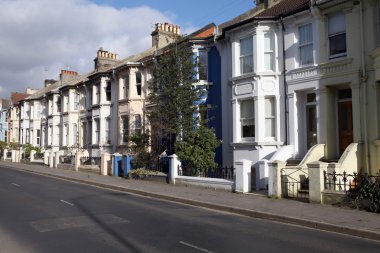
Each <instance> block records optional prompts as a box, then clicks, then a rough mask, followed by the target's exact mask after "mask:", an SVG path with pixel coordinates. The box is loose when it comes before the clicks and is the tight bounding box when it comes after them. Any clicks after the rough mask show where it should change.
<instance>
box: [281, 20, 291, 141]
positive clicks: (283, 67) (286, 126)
mask: <svg viewBox="0 0 380 253" xmlns="http://www.w3.org/2000/svg"><path fill="white" fill-rule="evenodd" d="M280 21H281V28H282V72H283V73H284V93H285V97H284V106H285V145H288V144H289V140H288V124H289V110H288V84H287V83H286V64H285V26H284V22H283V19H282V17H281V18H280Z"/></svg>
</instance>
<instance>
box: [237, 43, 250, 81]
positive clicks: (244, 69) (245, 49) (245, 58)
mask: <svg viewBox="0 0 380 253" xmlns="http://www.w3.org/2000/svg"><path fill="white" fill-rule="evenodd" d="M239 55H240V74H246V73H251V72H253V38H252V37H246V38H244V39H241V40H240V53H239Z"/></svg>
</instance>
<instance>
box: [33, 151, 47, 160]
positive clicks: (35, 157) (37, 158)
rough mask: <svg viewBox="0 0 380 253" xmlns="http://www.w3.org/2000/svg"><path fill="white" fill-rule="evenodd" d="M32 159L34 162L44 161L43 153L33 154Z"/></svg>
mask: <svg viewBox="0 0 380 253" xmlns="http://www.w3.org/2000/svg"><path fill="white" fill-rule="evenodd" d="M33 158H34V160H43V159H44V153H35V154H34V157H33Z"/></svg>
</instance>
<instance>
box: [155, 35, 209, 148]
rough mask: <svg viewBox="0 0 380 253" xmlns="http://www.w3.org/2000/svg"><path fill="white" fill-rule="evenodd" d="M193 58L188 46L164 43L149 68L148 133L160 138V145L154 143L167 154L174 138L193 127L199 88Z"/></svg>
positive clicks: (178, 137)
mask: <svg viewBox="0 0 380 253" xmlns="http://www.w3.org/2000/svg"><path fill="white" fill-rule="evenodd" d="M195 69H196V61H195V60H194V57H193V52H192V50H191V47H189V46H187V45H186V43H180V42H178V41H177V42H176V43H173V44H171V45H170V46H168V48H167V49H166V50H165V51H164V52H163V54H162V55H161V56H160V57H158V60H157V62H156V64H155V66H154V69H153V79H152V82H151V84H150V90H151V91H153V92H150V94H149V96H148V101H149V103H150V104H152V105H154V106H152V107H151V108H150V110H149V111H148V118H149V121H150V124H151V126H152V129H154V130H153V131H156V132H153V133H152V134H153V135H158V136H159V137H158V138H162V139H163V140H164V141H163V146H161V147H155V148H156V149H159V151H160V152H162V151H164V150H166V151H167V153H168V154H171V153H174V152H175V145H174V144H175V142H176V141H179V140H181V138H183V136H186V134H187V133H188V132H190V131H192V130H193V126H194V117H193V115H194V113H196V112H197V106H196V105H195V101H197V100H199V98H200V96H201V94H202V90H201V89H197V88H195V87H194V86H193V83H195V82H196V81H197V80H196V71H195Z"/></svg>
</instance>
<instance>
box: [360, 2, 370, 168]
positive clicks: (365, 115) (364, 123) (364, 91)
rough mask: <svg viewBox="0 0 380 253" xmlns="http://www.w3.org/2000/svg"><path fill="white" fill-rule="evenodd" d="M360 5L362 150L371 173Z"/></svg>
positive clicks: (361, 9)
mask: <svg viewBox="0 0 380 253" xmlns="http://www.w3.org/2000/svg"><path fill="white" fill-rule="evenodd" d="M359 3H360V11H359V12H360V43H361V64H362V73H361V78H360V81H361V84H362V86H363V93H364V94H363V100H364V101H363V105H364V106H363V110H364V111H363V114H364V115H363V127H364V149H365V164H366V168H367V170H368V172H370V171H371V165H370V163H369V158H370V154H369V143H368V132H367V79H368V76H367V74H366V68H365V51H364V46H365V45H364V27H363V4H362V0H360V1H359Z"/></svg>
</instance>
